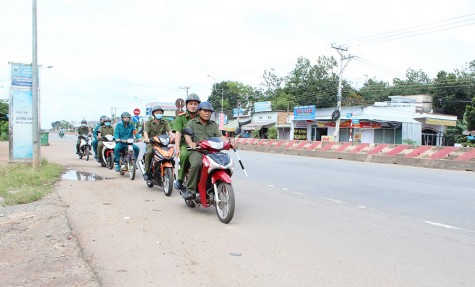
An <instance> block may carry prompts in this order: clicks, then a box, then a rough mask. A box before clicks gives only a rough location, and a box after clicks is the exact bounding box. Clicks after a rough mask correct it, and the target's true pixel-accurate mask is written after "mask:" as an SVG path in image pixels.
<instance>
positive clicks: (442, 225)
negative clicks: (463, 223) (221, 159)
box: [425, 220, 462, 230]
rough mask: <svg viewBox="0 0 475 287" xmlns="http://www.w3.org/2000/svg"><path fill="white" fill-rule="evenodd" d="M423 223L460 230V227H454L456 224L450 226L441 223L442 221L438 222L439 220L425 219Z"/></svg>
mask: <svg viewBox="0 0 475 287" xmlns="http://www.w3.org/2000/svg"><path fill="white" fill-rule="evenodd" d="M425 223H428V224H430V225H434V226H439V227H443V228H447V229H455V230H462V228H459V227H456V226H452V225H448V224H443V223H439V222H434V221H429V220H426V221H425Z"/></svg>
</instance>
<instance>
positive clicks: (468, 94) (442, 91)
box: [431, 60, 475, 119]
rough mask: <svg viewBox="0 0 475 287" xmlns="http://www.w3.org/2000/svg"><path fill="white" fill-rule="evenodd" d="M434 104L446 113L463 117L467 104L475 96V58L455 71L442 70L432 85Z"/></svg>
mask: <svg viewBox="0 0 475 287" xmlns="http://www.w3.org/2000/svg"><path fill="white" fill-rule="evenodd" d="M431 94H432V95H433V101H434V103H433V105H434V107H435V108H439V109H441V110H442V111H443V112H444V113H446V114H450V115H456V116H457V117H458V118H459V119H462V118H463V114H464V112H465V106H466V105H467V103H471V102H472V99H473V98H474V97H475V60H474V61H472V62H470V63H469V64H468V67H466V68H464V69H462V70H455V71H454V72H453V73H447V72H445V71H440V72H439V73H438V74H437V77H436V79H435V80H434V83H433V85H432V89H431Z"/></svg>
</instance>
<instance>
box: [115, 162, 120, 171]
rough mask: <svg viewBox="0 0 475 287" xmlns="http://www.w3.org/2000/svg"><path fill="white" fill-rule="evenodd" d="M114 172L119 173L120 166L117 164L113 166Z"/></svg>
mask: <svg viewBox="0 0 475 287" xmlns="http://www.w3.org/2000/svg"><path fill="white" fill-rule="evenodd" d="M115 171H117V172H119V171H120V165H118V164H116V165H115Z"/></svg>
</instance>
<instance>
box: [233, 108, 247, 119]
mask: <svg viewBox="0 0 475 287" xmlns="http://www.w3.org/2000/svg"><path fill="white" fill-rule="evenodd" d="M239 115H240V116H242V115H244V111H243V109H239ZM237 116H238V109H233V117H237Z"/></svg>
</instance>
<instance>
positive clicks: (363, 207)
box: [356, 205, 366, 209]
mask: <svg viewBox="0 0 475 287" xmlns="http://www.w3.org/2000/svg"><path fill="white" fill-rule="evenodd" d="M356 207H358V208H361V209H365V208H366V206H364V205H357V206H356Z"/></svg>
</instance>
